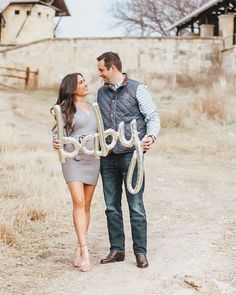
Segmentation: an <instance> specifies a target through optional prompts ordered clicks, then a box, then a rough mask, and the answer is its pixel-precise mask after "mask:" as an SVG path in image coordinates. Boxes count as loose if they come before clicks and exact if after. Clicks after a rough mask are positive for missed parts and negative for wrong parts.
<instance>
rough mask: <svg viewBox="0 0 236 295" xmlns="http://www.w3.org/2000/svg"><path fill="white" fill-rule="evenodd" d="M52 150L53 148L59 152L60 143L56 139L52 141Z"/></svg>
mask: <svg viewBox="0 0 236 295" xmlns="http://www.w3.org/2000/svg"><path fill="white" fill-rule="evenodd" d="M52 145H53V148H54V150H57V151H58V150H59V149H60V148H61V143H60V141H59V140H58V139H55V140H54V141H53V144H52Z"/></svg>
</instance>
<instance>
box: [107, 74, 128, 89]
mask: <svg viewBox="0 0 236 295" xmlns="http://www.w3.org/2000/svg"><path fill="white" fill-rule="evenodd" d="M124 80H125V74H123V77H122V80H121V81H119V82H117V83H116V84H109V85H108V86H109V87H110V88H111V89H112V90H115V91H116V90H117V89H118V88H119V87H120V86H121V85H122V84H123V82H124Z"/></svg>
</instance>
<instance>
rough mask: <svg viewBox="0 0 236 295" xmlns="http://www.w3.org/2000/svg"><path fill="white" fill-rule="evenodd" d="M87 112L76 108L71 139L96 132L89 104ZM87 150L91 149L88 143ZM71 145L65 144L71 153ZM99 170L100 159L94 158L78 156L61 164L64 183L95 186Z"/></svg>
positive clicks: (94, 118)
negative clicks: (76, 182) (75, 182)
mask: <svg viewBox="0 0 236 295" xmlns="http://www.w3.org/2000/svg"><path fill="white" fill-rule="evenodd" d="M88 110H89V111H88V112H86V111H84V110H83V109H82V108H80V107H77V111H76V113H75V116H74V129H73V132H72V133H71V135H70V136H71V137H75V138H79V137H80V136H84V135H88V134H92V133H96V132H97V123H96V117H95V113H94V110H93V108H92V105H91V104H88ZM86 147H87V148H90V149H91V148H92V143H91V142H88V144H87V145H86ZM73 149H74V146H73V145H72V144H66V145H65V150H66V151H68V152H70V151H73ZM99 169H100V159H99V158H95V157H94V156H89V155H85V154H80V155H78V156H76V157H75V158H74V159H66V162H65V163H63V164H62V172H63V176H64V178H65V181H66V182H67V183H68V182H71V181H79V182H83V183H85V184H91V185H96V183H97V180H98V175H99Z"/></svg>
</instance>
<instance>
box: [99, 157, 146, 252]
mask: <svg viewBox="0 0 236 295" xmlns="http://www.w3.org/2000/svg"><path fill="white" fill-rule="evenodd" d="M132 155H133V153H126V154H118V155H115V154H112V153H111V154H109V155H108V156H107V157H105V158H101V175H102V182H103V192H104V198H105V203H106V211H105V212H106V216H107V226H108V233H109V240H110V244H111V248H110V250H119V251H124V250H125V234H124V225H123V216H122V208H121V197H122V184H123V182H124V185H125V193H126V198H127V201H128V206H129V213H130V223H131V231H132V239H133V250H134V253H135V254H138V253H142V254H146V252H147V221H146V213H145V209H144V204H143V191H144V182H143V185H142V188H141V190H140V191H139V192H138V193H137V194H134V195H132V194H131V193H130V192H129V191H128V190H127V186H126V178H127V173H128V168H129V163H130V161H131V158H132ZM136 177H137V167H136V168H135V171H134V176H133V182H134V183H136ZM134 183H133V185H134Z"/></svg>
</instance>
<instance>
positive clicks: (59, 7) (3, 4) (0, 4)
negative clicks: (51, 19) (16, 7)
mask: <svg viewBox="0 0 236 295" xmlns="http://www.w3.org/2000/svg"><path fill="white" fill-rule="evenodd" d="M16 3H21V4H24V3H39V4H42V5H47V6H51V7H52V8H54V9H55V10H56V16H69V15H70V13H69V11H68V8H67V6H66V3H65V1H64V0H54V1H53V3H52V5H50V4H48V3H47V1H43V0H0V13H2V12H3V11H4V10H5V9H6V8H7V7H8V6H9V5H10V4H16Z"/></svg>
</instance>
